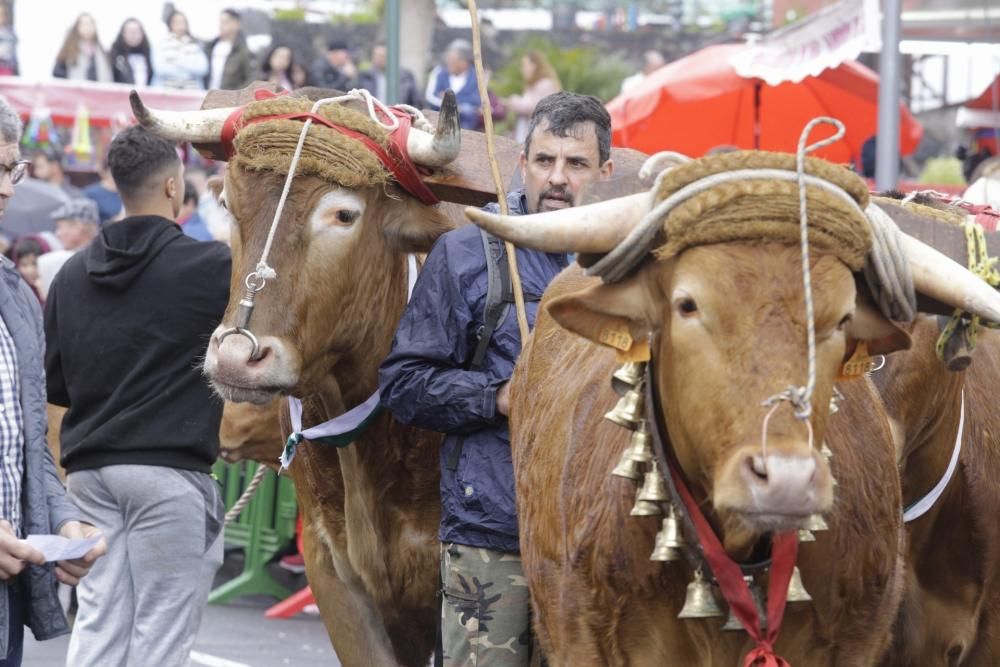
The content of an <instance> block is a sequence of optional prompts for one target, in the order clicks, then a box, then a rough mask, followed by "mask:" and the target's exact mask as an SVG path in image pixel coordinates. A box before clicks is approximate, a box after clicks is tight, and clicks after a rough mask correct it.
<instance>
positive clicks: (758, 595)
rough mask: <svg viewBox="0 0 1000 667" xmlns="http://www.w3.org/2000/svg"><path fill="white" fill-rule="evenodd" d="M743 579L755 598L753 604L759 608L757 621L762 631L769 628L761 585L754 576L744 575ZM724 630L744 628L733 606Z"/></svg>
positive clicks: (723, 627) (751, 595)
mask: <svg viewBox="0 0 1000 667" xmlns="http://www.w3.org/2000/svg"><path fill="white" fill-rule="evenodd" d="M743 580H744V581H745V582H747V587H748V588H749V589H750V597H751V598H753V604H754V606H755V607H756V608H757V622H758V623H760V629H761V631H763V630H766V629H767V607H766V606H765V605H764V594H763V593H762V592H761V590H760V587H758V586H757V584H755V583H754V580H753V577H751V576H746V575H745V576H744V577H743ZM722 629H723V630H742V629H743V623H742V622H741V621H740V619H739V618H737V616H736V614H734V613H733V610H732V608H731V607H730V609H729V618H727V619H726V623H725V625H723V626H722Z"/></svg>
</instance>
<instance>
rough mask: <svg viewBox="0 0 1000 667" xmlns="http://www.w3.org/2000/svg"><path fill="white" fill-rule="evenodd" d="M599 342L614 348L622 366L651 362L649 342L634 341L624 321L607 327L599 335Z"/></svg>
mask: <svg viewBox="0 0 1000 667" xmlns="http://www.w3.org/2000/svg"><path fill="white" fill-rule="evenodd" d="M597 341H598V342H599V343H601V344H603V345H607V346H608V347H611V348H614V350H615V357H617V359H618V363H620V364H625V363H628V362H630V361H632V362H638V361H649V356H650V355H649V342H648V341H645V340H641V341H635V340H632V333H631V332H630V331H629V328H628V323H627V322H625V321H624V320H619V321H617V322H613V323H611V324H607V325H605V327H604V328H603V329H601V331H600V333H599V334H598V335H597Z"/></svg>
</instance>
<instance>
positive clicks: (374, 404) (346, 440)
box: [278, 255, 417, 472]
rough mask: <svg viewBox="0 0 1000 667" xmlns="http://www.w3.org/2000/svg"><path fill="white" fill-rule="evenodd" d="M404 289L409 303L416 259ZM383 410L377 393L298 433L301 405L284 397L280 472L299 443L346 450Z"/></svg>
mask: <svg viewBox="0 0 1000 667" xmlns="http://www.w3.org/2000/svg"><path fill="white" fill-rule="evenodd" d="M407 274H408V275H407V278H408V280H407V289H406V301H407V303H409V301H410V297H411V296H413V286H414V285H415V284H416V282H417V257H416V255H409V257H408V258H407ZM384 409H385V408H383V407H382V403H381V398H380V396H379V393H378V390H377V389H376V390H375V393H374V394H372V395H371V396H369V397H368V398H367V400H365V402H364V403H361V404H360V405H356V406H355V407H353V408H351V409H350V410H348V411H347V412H345V413H344V414H342V415H340V416H339V417H334V418H333V419H331V420H329V421H325V422H323V423H322V424H318V425H316V426H311V427H310V428H307V429H305V430H303V429H302V401H301V400H300V399H298V398H296V397H294V396H289V397H288V412H289V416H290V417H291V420H292V434H291V435H290V436H288V440H287V441H286V442H285V447H284V449H282V451H281V458H279V459H278V462H279V463H280V464H281V470H280V471H279V472H284V471H285V470H288V466H290V465H291V464H292V459H294V458H295V450H296V449H297V448H298V446H299V443H301V442H302V441H303V440H308V441H309V442H315V443H319V444H322V445H331V446H333V447H347V446H348V445H350V444H351V443H352V442H354V441H355V440H357V439H358V438H359V437H360V436H361V434H362V433H364V431H365V429H367V428H368V426H369V425H370V424H371V423H372V422H373V421H375V419H377V418H378V416H379V415H381V414H382V411H383V410H384Z"/></svg>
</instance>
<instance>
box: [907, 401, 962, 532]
mask: <svg viewBox="0 0 1000 667" xmlns="http://www.w3.org/2000/svg"><path fill="white" fill-rule="evenodd" d="M961 410H962V412H961V414H960V415H959V418H958V435H957V436H955V448H954V449H952V451H951V461H949V462H948V469H947V470H945V471H944V476H943V477H942V478H941V479H940V480H938V483H937V485H936V486H935V487H934V488H933V489H931V490H930V492H929V493H928V494H927V495H926V496H924V497H923V498H921V499H920V500H918V501H917V502H915V503H913V504H912V505H910V506H909V507H907V508H906V510H905V511H904V512H903V522H904V523H909V522H911V521H914V520H916V519H919V518H920V517H922V516H923V515H924V514H926V513H927V511H928V510H929V509H930V508H932V507H934V503H936V502H937V501H938V499H939V498H940V497H941V494H943V493H944V490H945V489H946V488H948V483H949V482H950V481H951V478H952V477H954V476H955V468H957V467H958V455H959V453H960V452H961V451H962V432H963V431H964V430H965V389H962V408H961Z"/></svg>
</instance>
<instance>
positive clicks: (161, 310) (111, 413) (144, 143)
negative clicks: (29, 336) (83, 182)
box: [45, 127, 231, 667]
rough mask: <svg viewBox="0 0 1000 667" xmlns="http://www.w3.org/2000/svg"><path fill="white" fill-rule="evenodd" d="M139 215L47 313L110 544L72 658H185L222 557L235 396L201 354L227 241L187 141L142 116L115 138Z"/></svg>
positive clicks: (108, 240)
mask: <svg viewBox="0 0 1000 667" xmlns="http://www.w3.org/2000/svg"><path fill="white" fill-rule="evenodd" d="M108 164H109V166H110V169H111V174H112V176H113V178H114V180H115V185H116V186H117V188H118V192H119V193H120V194H121V197H122V202H123V204H124V207H125V216H126V217H125V219H124V220H122V221H120V222H114V223H108V224H106V225H104V227H103V228H102V229H101V232H100V234H99V235H98V236H97V238H95V239H94V240H93V242H92V243H91V245H90V246H89V247H88V248H86V249H84V250H81V251H80V252H78V253H77V254H76V255H74V256H73V257H72V258H71V259H70V260H69V261H68V262H67V263H66V265H65V266H64V267H63V269H62V270H61V271H60V272H59V274H58V276H57V277H56V279H55V282H54V283H53V285H52V288H51V291H50V293H49V300H48V303H47V304H46V312H45V337H46V342H47V350H46V354H45V367H46V374H47V377H48V380H47V385H48V392H49V401H50V402H51V403H55V404H56V405H62V406H65V407H67V408H68V411H67V412H66V416H65V417H64V419H63V427H62V434H61V444H62V464H63V467H65V468H66V471H67V473H68V477H67V483H68V487H69V494H70V497H71V498H72V499H73V501H74V502H75V503H76V504H77V505H78V506H79V507H80V509H81V511H82V512H83V514H84V516H85V517H86V518H87V519H86V520H87V521H90V522H92V523H94V524H95V525H100V526H102V527H103V529H104V534H105V536H106V537H107V541H108V555H107V557H106V558H104V559H103V560H102V561H100V562H99V567H95V568H94V570H93V571H92V573H91V579H90V585H89V586H87V587H86V588H82V589H80V591H79V600H80V608H79V613H78V615H77V620H76V625H75V627H74V629H73V636H72V637H71V639H70V646H69V653H68V656H67V664H70V665H74V666H79V667H87V666H89V665H101V666H104V665H131V664H144V665H157V666H170V665H186V664H187V660H188V654H189V653H190V649H191V644H192V643H193V641H194V637H195V635H196V634H197V632H198V626H199V625H200V622H201V613H202V609H203V608H204V606H205V603H206V599H207V596H208V592H209V589H210V587H211V583H212V577H213V575H214V574H215V571H216V570H217V569H218V567H219V565H220V564H221V562H222V546H223V545H222V509H223V508H222V502H221V499H220V496H219V489H218V486H217V485H216V483H215V482H214V481H213V480H212V478H211V477H210V475H209V473H210V469H211V465H212V463H213V462H214V461H215V459H216V456H217V454H218V450H219V443H218V433H219V424H220V421H221V418H222V401H221V400H220V399H218V398H217V397H215V396H214V395H213V394H212V392H211V390H210V389H209V387H208V385H207V384H206V383H205V381H204V380H203V379H202V376H201V373H200V371H199V368H200V363H199V361H200V359H201V358H202V356H203V355H204V352H205V346H206V344H207V342H208V338H209V335H210V334H211V332H212V331H213V329H214V328H215V326H216V325H217V324H218V323H219V322H220V321H221V320H222V316H223V313H224V311H225V308H226V303H227V301H228V298H229V274H230V268H231V259H230V255H229V250H228V248H226V246H224V245H222V244H220V243H216V242H198V241H195V240H194V239H191V238H189V237H187V236H185V235H184V233H183V232H182V231H181V229H180V227H178V226H177V225H176V224H175V223H174V222H173V220H174V218H175V217H176V216H177V213H178V212H179V210H180V206H181V202H182V200H183V197H184V177H183V171H184V168H183V165H182V164H181V162H180V160H179V159H178V157H177V153H176V151H175V149H174V146H173V145H172V144H171V143H169V142H168V141H166V140H164V139H161V138H159V137H156V136H154V135H152V134H150V133H148V132H146V130H144V129H142V128H141V127H133V128H130V129H128V130H125V131H123V132H121V133H119V135H118V136H117V137H115V139H114V141H113V142H112V143H111V147H110V149H109V153H108Z"/></svg>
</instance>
